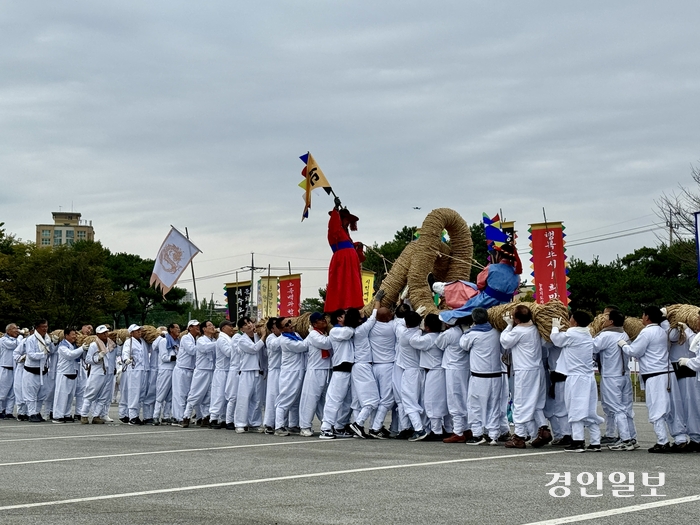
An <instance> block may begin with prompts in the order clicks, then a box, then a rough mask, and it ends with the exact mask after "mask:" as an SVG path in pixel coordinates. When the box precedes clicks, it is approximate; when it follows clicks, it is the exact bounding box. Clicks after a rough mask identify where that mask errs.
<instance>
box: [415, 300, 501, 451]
mask: <svg viewBox="0 0 700 525" xmlns="http://www.w3.org/2000/svg"><path fill="white" fill-rule="evenodd" d="M480 310H483V308H481V309H480ZM473 317H474V315H473V312H472V319H473ZM462 319H465V318H464V317H462V318H460V319H458V320H457V323H458V324H457V326H451V327H448V328H447V329H446V330H445V331H444V332H442V333H441V334H440V335H439V336H438V338H437V339H436V341H435V344H436V345H437V347H438V348H440V349H441V350H442V351H443V355H442V367H443V368H444V369H445V388H446V395H447V410H448V412H449V414H450V418H451V419H452V424H453V426H454V428H453V434H452V435H451V436H449V437H446V438H445V439H443V440H442V441H443V443H466V442H467V440H468V439H470V438H471V437H473V436H472V433H471V431H470V430H469V422H468V421H469V419H468V410H467V402H468V399H469V354H468V353H467V352H466V351H465V350H463V349H462V348H461V346H460V340H461V338H462V335H463V332H462V324H461V321H462ZM487 319H488V317H487ZM474 323H476V321H474ZM426 408H427V407H426Z"/></svg>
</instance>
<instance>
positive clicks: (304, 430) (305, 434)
mask: <svg viewBox="0 0 700 525" xmlns="http://www.w3.org/2000/svg"><path fill="white" fill-rule="evenodd" d="M299 435H300V436H302V437H305V438H308V437H311V436H313V435H314V431H313V430H311V429H310V428H302V429H301V432H300V433H299Z"/></svg>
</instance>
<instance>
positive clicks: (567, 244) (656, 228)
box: [566, 226, 664, 248]
mask: <svg viewBox="0 0 700 525" xmlns="http://www.w3.org/2000/svg"><path fill="white" fill-rule="evenodd" d="M663 228H664V226H656V227H655V228H649V229H648V230H642V231H640V232H632V233H625V234H622V235H615V236H613V237H606V238H605V239H596V240H593V241H585V242H576V243H573V244H569V243H568V242H567V243H566V247H567V248H573V247H574V246H583V245H584V244H593V243H594V242H602V241H610V240H612V239H619V238H620V237H630V236H632V235H639V234H640V233H648V232H653V231H656V230H661V229H663Z"/></svg>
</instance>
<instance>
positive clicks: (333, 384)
mask: <svg viewBox="0 0 700 525" xmlns="http://www.w3.org/2000/svg"><path fill="white" fill-rule="evenodd" d="M331 323H333V328H331V330H330V332H329V333H328V337H329V338H330V340H331V346H332V347H333V356H332V357H331V359H332V361H333V373H332V374H331V380H330V383H329V384H328V390H327V391H326V404H325V406H324V407H323V422H322V423H321V435H320V436H319V438H320V439H335V438H337V437H349V436H352V435H353V434H351V433H349V432H346V431H345V424H346V422H345V421H344V419H345V417H346V416H345V412H346V410H347V405H348V403H351V402H352V385H351V381H352V375H351V372H352V366H353V364H354V362H355V356H354V354H355V347H354V344H353V339H352V338H353V336H354V335H355V328H357V327H358V326H359V325H360V311H359V310H358V309H357V308H348V310H347V311H346V312H345V313H343V311H342V310H336V311H335V312H333V313H332V314H331ZM348 423H349V421H348Z"/></svg>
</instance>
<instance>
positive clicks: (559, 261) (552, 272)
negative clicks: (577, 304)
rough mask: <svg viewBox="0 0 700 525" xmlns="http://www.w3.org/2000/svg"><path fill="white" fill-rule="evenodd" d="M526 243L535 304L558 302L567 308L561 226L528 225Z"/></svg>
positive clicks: (567, 293) (559, 223)
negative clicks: (528, 250) (528, 241)
mask: <svg viewBox="0 0 700 525" xmlns="http://www.w3.org/2000/svg"><path fill="white" fill-rule="evenodd" d="M530 241H531V242H530V246H531V248H532V251H531V252H530V253H531V254H532V258H531V259H530V260H531V261H532V270H533V271H532V276H533V277H534V283H535V301H537V302H538V303H539V304H545V303H547V302H549V301H551V300H552V299H559V300H560V301H561V302H562V303H564V304H565V305H567V304H569V291H568V288H569V284H568V280H569V278H568V277H567V273H569V272H568V269H567V267H566V255H564V225H563V224H562V223H561V222H553V223H552V222H550V223H546V224H545V223H538V224H531V225H530Z"/></svg>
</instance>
